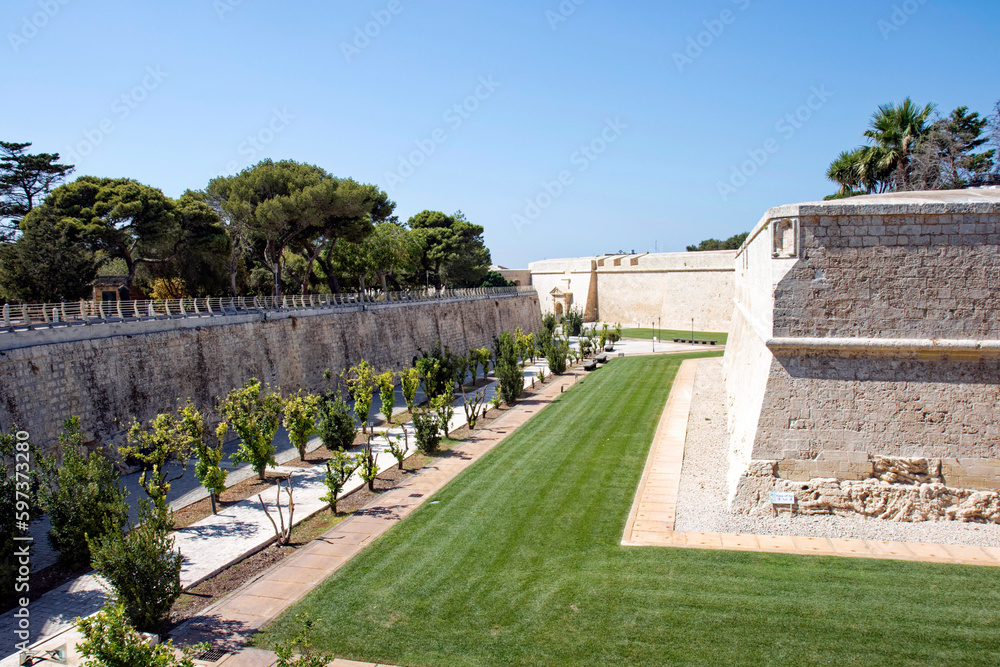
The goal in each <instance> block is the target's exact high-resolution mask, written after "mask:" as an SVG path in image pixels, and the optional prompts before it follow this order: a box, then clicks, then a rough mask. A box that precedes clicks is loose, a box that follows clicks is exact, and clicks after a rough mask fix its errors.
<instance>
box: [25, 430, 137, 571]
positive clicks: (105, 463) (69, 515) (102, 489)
mask: <svg viewBox="0 0 1000 667" xmlns="http://www.w3.org/2000/svg"><path fill="white" fill-rule="evenodd" d="M59 444H60V447H61V449H62V465H60V466H58V467H57V468H56V470H55V471H54V473H53V474H52V475H51V476H50V477H49V479H48V480H47V482H48V483H47V484H46V485H44V486H42V488H41V501H42V503H41V504H42V508H43V509H44V510H45V513H46V514H48V515H49V521H50V522H51V524H52V527H51V528H50V529H49V544H51V545H52V547H53V548H54V549H56V550H58V551H59V561H60V562H61V563H63V564H64V565H65V566H67V567H69V568H71V569H77V568H80V567H83V566H84V565H87V564H89V563H90V560H91V548H90V546H89V544H88V536H89V537H90V538H91V539H94V538H99V537H101V536H103V535H105V534H107V533H109V532H116V531H120V530H123V529H124V528H125V527H126V526H127V525H128V503H127V502H126V500H125V499H126V497H127V496H128V492H127V491H125V490H124V489H122V488H121V487H120V486H119V475H118V471H117V470H115V467H114V466H113V465H112V464H111V461H109V460H108V459H106V458H105V457H104V456H101V455H100V454H99V453H97V452H90V453H88V452H87V451H86V448H85V447H84V446H83V437H82V436H81V434H80V419H79V418H78V417H70V418H69V419H67V420H66V422H65V426H64V429H63V432H62V434H61V435H60V436H59Z"/></svg>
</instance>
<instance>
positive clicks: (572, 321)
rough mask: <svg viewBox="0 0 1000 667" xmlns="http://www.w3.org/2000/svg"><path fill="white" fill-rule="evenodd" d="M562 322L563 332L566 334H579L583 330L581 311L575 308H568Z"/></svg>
mask: <svg viewBox="0 0 1000 667" xmlns="http://www.w3.org/2000/svg"><path fill="white" fill-rule="evenodd" d="M563 323H564V324H565V328H566V330H565V331H564V332H563V333H565V334H566V335H568V336H579V335H580V332H581V331H583V313H581V312H580V311H579V310H577V309H576V308H570V309H569V310H568V311H566V314H565V315H564V316H563Z"/></svg>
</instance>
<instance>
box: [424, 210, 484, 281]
mask: <svg viewBox="0 0 1000 667" xmlns="http://www.w3.org/2000/svg"><path fill="white" fill-rule="evenodd" d="M408 224H409V225H410V229H412V230H413V232H412V233H413V235H414V237H415V238H416V239H417V240H418V242H419V243H420V248H421V250H420V252H419V253H418V255H419V257H418V264H419V265H420V268H421V270H422V271H426V272H430V275H431V276H432V278H433V280H434V284H435V285H437V286H441V285H444V284H448V285H449V286H450V287H479V286H480V285H481V284H482V283H483V280H484V279H485V278H486V273H487V271H489V266H490V251H489V250H488V249H487V248H486V245H485V244H484V243H483V227H482V226H481V225H474V224H472V223H471V222H469V221H468V220H466V219H465V216H464V215H463V214H462V212H461V211H458V212H456V213H455V214H454V215H445V214H444V213H442V212H441V211H422V212H420V213H418V214H417V215H415V216H413V217H412V218H410V219H409V221H408Z"/></svg>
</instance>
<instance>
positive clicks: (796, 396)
mask: <svg viewBox="0 0 1000 667" xmlns="http://www.w3.org/2000/svg"><path fill="white" fill-rule="evenodd" d="M735 293H736V299H735V301H736V308H735V311H734V314H733V324H732V330H731V334H730V338H729V343H728V345H727V349H726V355H725V362H724V364H725V373H726V385H727V397H728V398H727V400H728V416H729V421H728V425H729V431H730V452H729V455H730V474H729V485H730V501H731V504H732V506H733V507H734V508H735V509H737V510H742V511H761V510H763V509H767V511H770V506H769V495H768V494H769V492H770V491H793V492H794V493H795V494H796V499H797V501H798V505H799V506H800V507H801V508H803V509H805V510H810V508H811V510H812V511H817V512H850V511H860V512H862V513H866V514H869V515H871V516H885V517H891V518H895V519H900V520H915V519H927V518H930V519H935V518H959V519H963V520H984V519H985V520H996V521H1000V497H998V494H997V492H998V491H1000V418H998V405H1000V190H994V189H971V190H961V191H944V192H924V193H896V194H888V195H873V196H863V197H853V198H850V199H846V200H835V201H831V202H817V203H807V204H797V205H790V206H782V207H778V208H774V209H771V210H769V211H768V212H767V213H766V214H765V216H764V218H763V219H762V220H761V221H760V222H759V223H758V225H757V226H756V227H755V228H754V231H753V232H752V233H751V236H750V237H749V238H748V240H747V242H746V243H745V244H744V246H743V248H742V249H741V250H740V251H739V254H738V255H737V257H736V276H735ZM908 471H909V472H908ZM914 471H919V472H918V473H914ZM911 473H913V474H911ZM855 487H857V488H855ZM942 498H945V499H944V500H942ZM869 499H872V502H869ZM961 503H965V505H961ZM908 504H909V505H911V506H915V507H917V510H916V511H915V512H914V511H909V510H908V511H902V509H901V508H904V507H906V506H908ZM959 505H961V507H959ZM873 508H874V509H873ZM990 508H992V509H990ZM907 512H909V514H907ZM990 517H993V518H990Z"/></svg>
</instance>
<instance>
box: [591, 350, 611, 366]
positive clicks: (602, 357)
mask: <svg viewBox="0 0 1000 667" xmlns="http://www.w3.org/2000/svg"><path fill="white" fill-rule="evenodd" d="M607 360H608V353H607V352H601V353H600V354H599V355H597V356H596V357H594V361H596V362H597V363H599V364H603V363H604V362H606V361H607Z"/></svg>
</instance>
